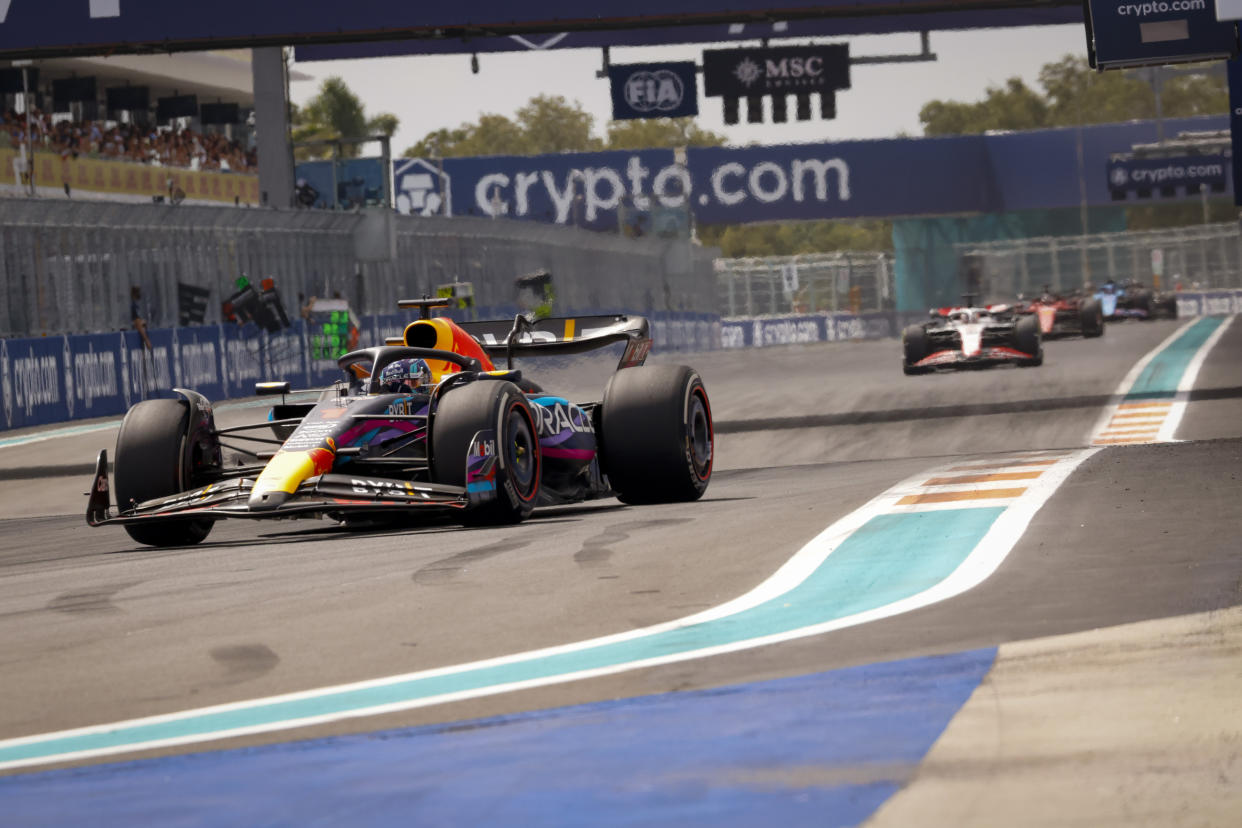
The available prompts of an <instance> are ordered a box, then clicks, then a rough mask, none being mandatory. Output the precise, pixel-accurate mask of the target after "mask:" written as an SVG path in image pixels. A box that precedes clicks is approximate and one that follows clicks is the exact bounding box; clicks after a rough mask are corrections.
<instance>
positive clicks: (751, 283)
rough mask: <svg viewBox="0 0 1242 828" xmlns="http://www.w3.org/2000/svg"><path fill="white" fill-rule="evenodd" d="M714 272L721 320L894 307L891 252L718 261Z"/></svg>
mask: <svg viewBox="0 0 1242 828" xmlns="http://www.w3.org/2000/svg"><path fill="white" fill-rule="evenodd" d="M715 268H716V282H717V287H716V299H717V302H718V307H719V309H720V314H721V315H722V316H756V315H759V314H788V313H793V314H804V313H829V312H837V311H845V312H849V313H853V314H860V313H870V312H873V311H882V310H891V309H892V308H893V307H894V296H895V293H894V285H893V254H891V253H877V252H865V251H863V252H860V251H840V252H836V253H814V254H805V255H798V256H767V257H764V258H742V259H717V260H716V262H715Z"/></svg>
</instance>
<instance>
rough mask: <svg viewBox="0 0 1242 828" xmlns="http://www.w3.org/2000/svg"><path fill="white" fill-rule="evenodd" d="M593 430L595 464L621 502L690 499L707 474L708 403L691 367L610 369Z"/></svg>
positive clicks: (711, 438)
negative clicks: (597, 461) (597, 456)
mask: <svg viewBox="0 0 1242 828" xmlns="http://www.w3.org/2000/svg"><path fill="white" fill-rule="evenodd" d="M599 438H600V460H601V463H602V465H603V471H604V473H605V474H607V475H608V481H609V484H610V485H611V486H612V490H613V491H614V492H615V493H616V495H617V498H618V499H619V500H621V502H623V503H634V504H637V503H679V502H686V501H692V500H698V499H699V498H700V497H702V496H703V492H704V491H706V490H707V484H708V483H710V482H711V478H712V463H713V461H714V458H715V454H714V451H715V432H714V431H713V426H712V409H711V404H710V402H709V401H708V399H707V390H706V389H705V388H704V387H703V380H702V378H701V377H700V376H699V374H698V372H697V371H695V370H694V369H693V368H689V367H687V366H685V365H643V366H639V367H635V368H624V369H622V370H620V371H618V372H617V373H615V374H613V376H612V379H611V380H609V381H608V387H607V388H605V389H604V402H603V405H602V406H601V409H600V429H599Z"/></svg>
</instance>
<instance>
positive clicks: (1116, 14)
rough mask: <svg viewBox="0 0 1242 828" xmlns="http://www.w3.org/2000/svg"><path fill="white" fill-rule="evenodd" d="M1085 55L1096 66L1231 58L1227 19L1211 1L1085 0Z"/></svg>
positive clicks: (1233, 41)
mask: <svg viewBox="0 0 1242 828" xmlns="http://www.w3.org/2000/svg"><path fill="white" fill-rule="evenodd" d="M1086 24H1087V57H1088V59H1089V60H1090V62H1091V65H1092V66H1093V67H1095V68H1097V69H1119V68H1124V67H1127V66H1157V65H1162V64H1166V63H1186V62H1191V61H1201V60H1216V59H1220V58H1230V57H1233V56H1234V55H1236V54H1237V53H1238V37H1237V32H1236V30H1235V28H1234V25H1233V23H1232V22H1228V21H1226V22H1221V21H1219V20H1217V19H1216V10H1215V7H1214V5H1213V3H1212V2H1211V0H1088V2H1087V16H1086Z"/></svg>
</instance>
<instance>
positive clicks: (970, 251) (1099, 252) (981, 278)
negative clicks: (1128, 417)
mask: <svg viewBox="0 0 1242 828" xmlns="http://www.w3.org/2000/svg"><path fill="white" fill-rule="evenodd" d="M956 247H957V254H958V261H959V262H960V263H961V271H962V274H963V278H964V281H965V284H966V289H967V290H970V291H972V292H977V293H979V294H980V295H981V296H982V297H983V299H984V300H985V301H989V302H999V301H1009V300H1012V299H1013V298H1014V297H1015V296H1017V295H1018V294H1024V295H1028V296H1029V295H1032V294H1036V293H1039V292H1040V291H1042V290H1043V288H1044V286H1045V285H1048V286H1050V287H1051V288H1052V289H1053V290H1069V289H1073V288H1078V287H1082V286H1083V285H1084V284H1086V283H1088V282H1089V283H1092V284H1095V285H1099V284H1101V283H1103V282H1106V281H1108V280H1110V279H1112V280H1114V281H1123V280H1126V279H1137V280H1138V281H1140V282H1143V283H1144V284H1147V285H1150V286H1152V287H1155V288H1161V289H1165V290H1172V289H1177V288H1179V287H1180V288H1182V289H1185V290H1215V289H1221V288H1238V287H1242V230H1240V228H1239V225H1238V224H1236V223H1229V224H1200V225H1193V226H1189V227H1177V228H1170V229H1166V230H1150V231H1130V232H1125V233H1100V234H1096V235H1090V236H1059V237H1045V238H1030V239H1016V240H1012V241H995V242H979V243H976V242H972V243H968V244H959V245H957V246H956Z"/></svg>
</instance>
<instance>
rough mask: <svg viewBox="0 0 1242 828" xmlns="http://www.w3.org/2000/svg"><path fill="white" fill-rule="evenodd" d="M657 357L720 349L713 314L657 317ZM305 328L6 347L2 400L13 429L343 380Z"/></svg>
mask: <svg viewBox="0 0 1242 828" xmlns="http://www.w3.org/2000/svg"><path fill="white" fill-rule="evenodd" d="M410 318H411V317H410V316H409V315H408V314H382V315H372V316H366V317H363V318H362V319H361V320H359V321H360V325H359V329H360V330H359V337H358V344H359V347H365V346H367V345H372V344H378V343H380V342H383V340H384V338H385V337H388V336H396V335H399V334H400V333H401V331H402V330H403V329H404V327H405V325H406V324H407V323H408V322H409V321H410ZM649 319H650V322H651V327H652V339H653V347H654V349H655V350H656V351H657V352H659V351H700V350H709V349H711V348H714V347H718V346H717V343H718V342H719V341H720V322H719V319H718V318H717V317H715V316H712V315H709V314H695V313H681V312H659V313H656V314H654V315H652V316H650V317H649ZM312 327H313V326H310V325H308V324H307V323H306V322H305V321H304V320H301V319H298V320H295V321H294V323H293V324H292V325H291V326H290V327H289V328H287V329H285V330H284V331H282V332H280V333H278V334H269V333H267V332H265V331H262V330H260V329H258V328H256V327H255V326H254V325H245V326H237V325H202V326H197V327H183V328H161V329H152V330H148V331H147V339H148V341H149V342H150V347H149V348H148V347H147V345H146V343H144V342H143V340H142V337H141V335H140V334H139V333H137V332H136V331H123V332H114V333H98V334H76V335H68V334H67V335H62V336H50V337H36V338H24V339H0V386H2V387H0V395H2V397H3V409H4V410H3V417H4V419H3V421H0V427H2V428H5V429H14V428H23V427H28V426H38V425H47V424H51V423H59V422H65V421H69V420H75V419H89V418H93V417H107V416H112V415H117V414H123V413H124V412H125V411H126V410H128V409H129V407H130V406H131V405H133V404H134V403H136V402H139V401H140V400H145V399H151V398H155V397H168V396H171V395H172V389H173V388H176V387H184V388H193V389H194V390H196V391H198V392H199V393H201V394H203V395H205V396H206V397H207V398H208V399H210V400H217V401H218V400H227V399H236V398H239V397H247V396H251V395H253V393H254V384H255V383H256V382H259V381H264V380H288V381H289V382H290V383H291V385H292V386H293V388H295V389H298V388H302V389H305V388H316V387H323V386H325V385H328V384H330V383H332V382H333V381H334V380H336V379H338V378H339V377H340V375H341V374H340V370H339V369H338V368H337V365H336V360H335V358H333V357H331V356H327V355H326V354H325V353H324V351H325V348H324V347H323V344H322V339H321V337H320V335H319V334H317V333H316V331H314V330H313V329H312Z"/></svg>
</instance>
